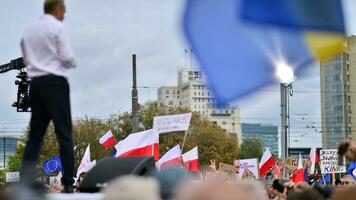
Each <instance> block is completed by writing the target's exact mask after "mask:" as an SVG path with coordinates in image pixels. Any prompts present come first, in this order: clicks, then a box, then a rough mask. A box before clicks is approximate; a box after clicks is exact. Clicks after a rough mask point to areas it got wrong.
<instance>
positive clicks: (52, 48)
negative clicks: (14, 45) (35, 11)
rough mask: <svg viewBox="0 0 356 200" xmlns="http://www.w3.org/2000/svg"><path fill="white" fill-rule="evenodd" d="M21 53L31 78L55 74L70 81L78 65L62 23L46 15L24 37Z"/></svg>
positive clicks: (29, 28) (26, 31)
mask: <svg viewBox="0 0 356 200" xmlns="http://www.w3.org/2000/svg"><path fill="white" fill-rule="evenodd" d="M21 49H22V54H23V57H24V62H25V65H26V67H27V74H28V76H29V77H30V78H33V77H38V76H43V75H48V74H53V75H57V76H63V77H65V78H68V74H67V70H68V69H70V68H75V66H76V62H75V60H74V54H73V51H72V49H71V47H70V43H69V38H68V35H67V33H66V30H65V28H64V25H63V23H62V22H61V21H59V20H57V19H56V18H55V17H54V16H52V15H44V16H42V17H41V18H40V20H39V21H37V22H35V23H34V24H32V25H30V26H29V27H28V28H27V29H26V30H25V31H24V33H23V36H22V39H21Z"/></svg>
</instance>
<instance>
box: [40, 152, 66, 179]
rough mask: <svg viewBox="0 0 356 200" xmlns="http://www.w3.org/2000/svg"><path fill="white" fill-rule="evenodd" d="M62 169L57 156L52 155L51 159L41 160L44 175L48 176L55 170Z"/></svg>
mask: <svg viewBox="0 0 356 200" xmlns="http://www.w3.org/2000/svg"><path fill="white" fill-rule="evenodd" d="M62 170H63V167H62V161H61V158H60V157H59V156H53V157H52V158H51V159H48V160H46V161H44V162H43V171H44V173H45V174H46V176H49V175H51V174H53V173H56V172H60V171H62Z"/></svg>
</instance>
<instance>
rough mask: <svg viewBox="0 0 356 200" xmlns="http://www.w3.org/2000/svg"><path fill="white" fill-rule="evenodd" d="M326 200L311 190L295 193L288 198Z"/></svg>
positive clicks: (290, 199) (295, 199)
mask: <svg viewBox="0 0 356 200" xmlns="http://www.w3.org/2000/svg"><path fill="white" fill-rule="evenodd" d="M323 199H324V198H323V197H322V196H321V195H320V194H319V193H318V192H316V191H314V190H313V189H311V188H308V189H305V190H302V191H298V192H296V191H293V192H291V193H290V194H289V195H288V196H287V200H323Z"/></svg>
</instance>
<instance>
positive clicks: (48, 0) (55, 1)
mask: <svg viewBox="0 0 356 200" xmlns="http://www.w3.org/2000/svg"><path fill="white" fill-rule="evenodd" d="M63 4H64V0H45V2H44V13H45V14H49V13H52V12H53V11H54V10H55V9H56V7H57V6H59V5H63Z"/></svg>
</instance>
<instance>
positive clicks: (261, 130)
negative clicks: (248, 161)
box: [241, 123, 278, 156]
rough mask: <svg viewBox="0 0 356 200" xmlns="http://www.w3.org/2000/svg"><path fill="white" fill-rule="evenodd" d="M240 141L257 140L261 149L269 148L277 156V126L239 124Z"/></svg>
mask: <svg viewBox="0 0 356 200" xmlns="http://www.w3.org/2000/svg"><path fill="white" fill-rule="evenodd" d="M241 132H242V141H243V140H244V139H248V138H257V139H260V140H261V142H262V148H267V147H268V148H269V149H270V150H271V152H272V153H273V154H274V155H275V156H278V126H273V125H269V124H247V123H241Z"/></svg>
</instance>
